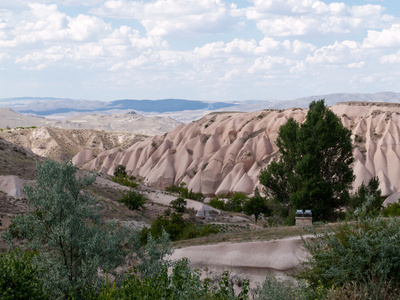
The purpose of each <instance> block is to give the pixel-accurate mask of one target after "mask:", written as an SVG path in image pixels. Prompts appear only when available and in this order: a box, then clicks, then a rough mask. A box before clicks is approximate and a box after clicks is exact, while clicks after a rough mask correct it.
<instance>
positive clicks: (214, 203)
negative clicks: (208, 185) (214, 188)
mask: <svg viewBox="0 0 400 300" xmlns="http://www.w3.org/2000/svg"><path fill="white" fill-rule="evenodd" d="M208 205H210V206H211V207H214V208H216V209H220V210H225V201H224V200H221V199H218V197H214V198H211V199H210V201H209V202H208Z"/></svg>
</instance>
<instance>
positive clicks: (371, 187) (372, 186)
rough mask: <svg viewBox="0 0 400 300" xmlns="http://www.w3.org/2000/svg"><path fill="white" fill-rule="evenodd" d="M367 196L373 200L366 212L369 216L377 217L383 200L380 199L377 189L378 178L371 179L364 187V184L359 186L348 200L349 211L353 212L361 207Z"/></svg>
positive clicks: (379, 191) (379, 192)
mask: <svg viewBox="0 0 400 300" xmlns="http://www.w3.org/2000/svg"><path fill="white" fill-rule="evenodd" d="M367 196H372V198H373V200H372V203H371V205H370V207H369V209H370V211H369V212H368V213H369V214H371V215H377V214H378V213H379V212H380V211H381V209H382V203H383V199H382V197H381V190H380V189H379V178H378V177H372V178H371V179H370V181H369V182H368V185H365V184H364V182H363V183H362V184H361V185H360V186H359V188H358V189H357V191H356V192H355V194H354V195H353V196H352V197H351V198H350V203H349V207H350V210H352V211H354V210H356V209H357V208H359V207H361V206H362V204H363V203H365V201H366V200H367Z"/></svg>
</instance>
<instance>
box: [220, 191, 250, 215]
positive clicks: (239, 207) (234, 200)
mask: <svg viewBox="0 0 400 300" xmlns="http://www.w3.org/2000/svg"><path fill="white" fill-rule="evenodd" d="M247 200H248V197H247V195H246V194H245V193H241V192H234V193H233V194H232V196H231V197H229V198H228V201H226V203H225V210H228V211H234V212H242V211H243V208H244V205H245V203H246V201H247Z"/></svg>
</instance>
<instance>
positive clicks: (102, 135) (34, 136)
mask: <svg viewBox="0 0 400 300" xmlns="http://www.w3.org/2000/svg"><path fill="white" fill-rule="evenodd" d="M0 137H1V138H4V139H5V140H7V141H10V142H12V143H14V144H17V145H19V146H23V147H26V148H29V149H30V150H31V151H32V152H33V153H35V154H37V155H40V156H44V157H49V158H51V159H54V160H57V161H61V160H66V159H71V158H72V157H73V156H74V155H75V154H77V153H78V152H80V151H82V150H84V149H90V150H91V151H92V153H93V155H97V154H98V153H101V152H103V151H105V150H109V149H114V148H118V149H126V148H129V147H130V146H132V145H133V144H135V143H136V142H138V141H143V140H144V139H146V138H147V136H143V135H135V134H131V133H127V132H104V131H99V130H93V129H61V128H55V127H40V128H17V129H7V130H3V131H0Z"/></svg>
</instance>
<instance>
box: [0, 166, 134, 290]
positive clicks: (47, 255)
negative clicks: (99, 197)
mask: <svg viewBox="0 0 400 300" xmlns="http://www.w3.org/2000/svg"><path fill="white" fill-rule="evenodd" d="M95 177H96V175H85V176H77V168H76V167H75V166H74V165H73V164H72V163H71V161H68V162H61V163H57V162H54V161H51V160H47V161H46V162H44V163H43V164H41V165H38V178H37V181H36V184H34V185H28V186H25V188H24V193H25V195H26V198H27V201H28V203H29V205H30V207H31V208H32V209H31V211H30V212H29V213H27V214H25V215H20V216H18V217H16V218H14V219H13V221H12V225H11V226H10V229H9V231H8V238H14V240H13V241H12V242H15V241H18V243H19V244H21V245H22V246H23V247H24V248H26V249H32V250H35V251H38V253H39V255H37V256H35V257H34V258H33V260H34V262H35V263H36V264H37V265H38V267H39V268H40V269H43V270H44V272H42V273H41V276H43V279H44V283H45V288H46V290H47V291H48V292H49V293H51V295H52V296H53V297H67V295H70V296H71V295H72V296H73V297H75V298H84V297H86V296H88V294H89V293H90V292H91V291H94V290H96V289H97V288H98V287H99V286H100V285H101V283H102V280H101V279H100V277H99V275H98V274H99V271H104V272H108V273H111V272H113V271H114V270H115V269H116V268H117V267H119V266H121V265H122V264H123V263H124V262H125V261H124V257H125V255H126V253H125V250H124V249H123V241H124V233H123V231H121V230H119V229H118V230H117V228H116V225H114V224H111V223H109V224H108V223H105V222H104V221H103V220H102V219H101V216H100V206H99V205H98V204H97V202H96V199H95V198H94V197H93V196H92V195H91V194H89V193H88V192H87V191H86V188H87V187H88V186H90V185H91V184H92V183H93V182H94V181H95Z"/></svg>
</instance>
